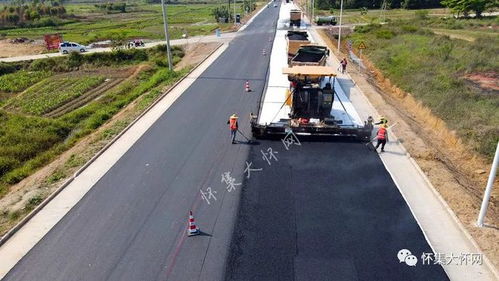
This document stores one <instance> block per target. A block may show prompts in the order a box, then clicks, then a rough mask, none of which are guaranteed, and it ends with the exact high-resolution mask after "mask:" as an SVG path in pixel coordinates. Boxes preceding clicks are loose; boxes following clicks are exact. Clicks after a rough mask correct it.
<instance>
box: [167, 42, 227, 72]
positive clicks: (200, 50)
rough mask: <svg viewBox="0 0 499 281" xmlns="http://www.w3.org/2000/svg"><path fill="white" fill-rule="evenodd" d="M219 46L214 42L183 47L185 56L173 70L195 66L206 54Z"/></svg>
mask: <svg viewBox="0 0 499 281" xmlns="http://www.w3.org/2000/svg"><path fill="white" fill-rule="evenodd" d="M219 46H220V43H216V42H214V43H197V44H188V45H184V50H185V56H184V57H183V58H182V61H180V62H179V63H177V65H176V66H175V70H179V69H182V68H184V67H188V66H193V65H197V64H198V63H200V62H201V61H202V60H203V59H205V58H206V54H209V53H211V52H213V51H214V50H215V49H216V48H218V47H219Z"/></svg>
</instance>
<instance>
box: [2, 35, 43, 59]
mask: <svg viewBox="0 0 499 281" xmlns="http://www.w3.org/2000/svg"><path fill="white" fill-rule="evenodd" d="M46 51H47V49H46V48H45V46H44V45H43V42H40V41H34V42H29V43H18V44H14V43H10V39H3V40H0V58H10V57H17V56H28V55H38V54H42V53H44V52H46Z"/></svg>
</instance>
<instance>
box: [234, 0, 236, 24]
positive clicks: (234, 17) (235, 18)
mask: <svg viewBox="0 0 499 281" xmlns="http://www.w3.org/2000/svg"><path fill="white" fill-rule="evenodd" d="M234 24H236V0H234Z"/></svg>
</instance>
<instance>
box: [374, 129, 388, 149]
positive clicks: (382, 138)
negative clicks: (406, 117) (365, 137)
mask: <svg viewBox="0 0 499 281" xmlns="http://www.w3.org/2000/svg"><path fill="white" fill-rule="evenodd" d="M376 139H377V140H378V143H377V144H376V148H375V150H376V151H378V147H379V146H380V145H381V152H384V151H385V144H386V142H387V141H388V126H387V125H381V127H380V128H379V129H378V132H377V133H376Z"/></svg>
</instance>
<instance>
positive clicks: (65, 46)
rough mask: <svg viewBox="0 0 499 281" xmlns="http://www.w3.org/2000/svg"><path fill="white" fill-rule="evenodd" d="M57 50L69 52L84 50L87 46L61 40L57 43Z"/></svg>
mask: <svg viewBox="0 0 499 281" xmlns="http://www.w3.org/2000/svg"><path fill="white" fill-rule="evenodd" d="M59 51H60V52H61V53H63V54H69V53H70V52H80V53H83V52H86V51H87V47H85V46H83V45H80V44H78V43H74V42H63V43H60V44H59Z"/></svg>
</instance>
